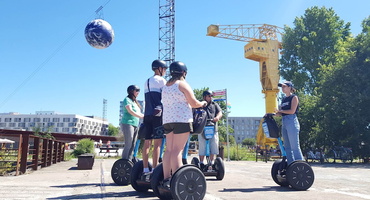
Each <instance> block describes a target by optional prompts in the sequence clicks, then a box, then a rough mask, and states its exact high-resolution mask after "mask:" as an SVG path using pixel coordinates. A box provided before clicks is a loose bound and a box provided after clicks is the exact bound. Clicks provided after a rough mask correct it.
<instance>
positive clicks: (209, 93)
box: [203, 90, 213, 97]
mask: <svg viewBox="0 0 370 200" xmlns="http://www.w3.org/2000/svg"><path fill="white" fill-rule="evenodd" d="M208 95H211V96H213V92H212V91H211V90H206V91H204V92H203V97H205V96H208Z"/></svg>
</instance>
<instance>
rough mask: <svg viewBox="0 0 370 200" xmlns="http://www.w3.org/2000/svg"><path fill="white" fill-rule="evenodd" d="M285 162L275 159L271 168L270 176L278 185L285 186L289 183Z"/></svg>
mask: <svg viewBox="0 0 370 200" xmlns="http://www.w3.org/2000/svg"><path fill="white" fill-rule="evenodd" d="M284 165H286V162H283V160H282V159H279V160H275V162H274V164H272V168H271V177H272V179H273V180H274V182H275V183H276V184H278V185H280V186H283V187H286V186H289V183H288V181H287V179H286V166H284Z"/></svg>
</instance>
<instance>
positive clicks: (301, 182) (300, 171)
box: [286, 161, 315, 190]
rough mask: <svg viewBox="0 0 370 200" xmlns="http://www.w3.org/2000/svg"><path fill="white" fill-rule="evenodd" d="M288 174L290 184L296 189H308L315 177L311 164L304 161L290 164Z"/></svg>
mask: <svg viewBox="0 0 370 200" xmlns="http://www.w3.org/2000/svg"><path fill="white" fill-rule="evenodd" d="M286 176H287V180H288V182H289V184H290V186H292V188H294V189H296V190H307V189H308V188H310V187H311V186H312V184H313V182H314V179H315V175H314V173H313V170H312V168H311V166H310V165H309V164H308V163H306V162H304V161H297V162H293V163H292V164H290V165H289V167H288V169H287V174H286Z"/></svg>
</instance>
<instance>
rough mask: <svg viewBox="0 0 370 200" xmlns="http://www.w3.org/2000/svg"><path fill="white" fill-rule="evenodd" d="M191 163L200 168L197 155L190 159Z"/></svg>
mask: <svg viewBox="0 0 370 200" xmlns="http://www.w3.org/2000/svg"><path fill="white" fill-rule="evenodd" d="M191 164H193V165H195V166H196V167H198V168H199V169H200V164H199V159H198V158H197V157H194V158H193V159H191Z"/></svg>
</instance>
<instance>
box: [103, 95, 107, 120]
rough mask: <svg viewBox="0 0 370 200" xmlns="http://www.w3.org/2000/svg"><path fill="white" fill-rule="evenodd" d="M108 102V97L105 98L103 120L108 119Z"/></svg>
mask: <svg viewBox="0 0 370 200" xmlns="http://www.w3.org/2000/svg"><path fill="white" fill-rule="evenodd" d="M107 103H108V101H107V100H106V99H103V122H104V121H106V120H107Z"/></svg>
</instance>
